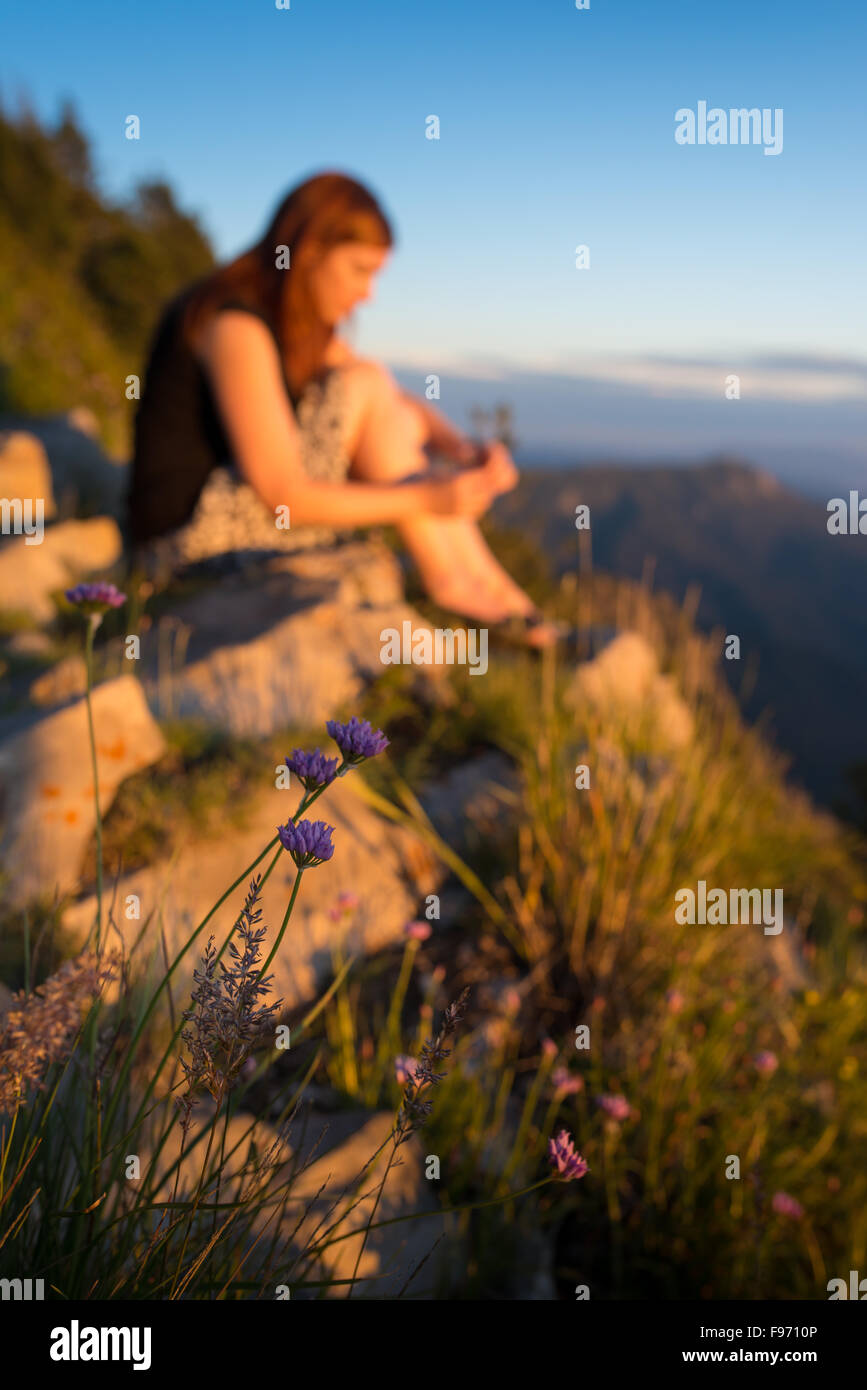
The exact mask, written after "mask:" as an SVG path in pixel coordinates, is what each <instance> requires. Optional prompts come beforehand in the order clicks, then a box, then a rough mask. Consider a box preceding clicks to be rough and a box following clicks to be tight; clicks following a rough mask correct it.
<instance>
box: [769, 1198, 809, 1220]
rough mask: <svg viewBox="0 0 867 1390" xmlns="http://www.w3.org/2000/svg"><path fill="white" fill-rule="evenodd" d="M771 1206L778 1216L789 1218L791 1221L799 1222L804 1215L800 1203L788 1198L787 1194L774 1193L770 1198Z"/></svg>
mask: <svg viewBox="0 0 867 1390" xmlns="http://www.w3.org/2000/svg"><path fill="white" fill-rule="evenodd" d="M771 1206H772V1207H773V1209H774V1211H775V1212H776V1213H777V1215H778V1216H790V1217H791V1218H792V1220H793V1221H800V1220H801V1217H802V1216H803V1215H804V1208H803V1207H802V1206H801V1203H800V1202H796V1201H795V1199H794V1197H790V1196H789V1194H788V1192H775V1193H774V1195H773V1197H772V1198H771Z"/></svg>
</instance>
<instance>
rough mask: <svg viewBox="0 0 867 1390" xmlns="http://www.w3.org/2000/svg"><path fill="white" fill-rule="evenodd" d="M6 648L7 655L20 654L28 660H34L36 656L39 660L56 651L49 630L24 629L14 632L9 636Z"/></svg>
mask: <svg viewBox="0 0 867 1390" xmlns="http://www.w3.org/2000/svg"><path fill="white" fill-rule="evenodd" d="M5 648H6V655H7V656H20V657H24V658H26V659H27V660H32V659H33V658H34V657H35V658H36V659H37V660H39V659H40V658H43V657H47V656H50V654H51V653H52V652H53V651H54V643H53V642H52V640H51V638H50V637H49V635H48V633H47V632H39V631H34V632H28V631H27V630H24V631H22V632H13V633H12V635H11V636H10V637H7V639H6V643H5Z"/></svg>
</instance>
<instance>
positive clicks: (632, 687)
mask: <svg viewBox="0 0 867 1390" xmlns="http://www.w3.org/2000/svg"><path fill="white" fill-rule="evenodd" d="M567 704H569V705H571V707H572V708H574V709H581V710H587V709H588V708H589V709H590V711H591V712H592V713H593V714H595V715H597V716H598V717H599V718H600V719H601V720H604V723H605V726H606V728H607V729H608V730H609V732H610V731H611V730H612V729H613V728H615V727H616V729H617V731H618V732H620V733H623V734H624V735H625V736H626V737H627V738H629V739H630V740H631V741H634V742H635V743H637V744H640V745H642V746H646V747H647V748H648V749H650V750H652V751H653V752H657V753H662V752H676V751H679V750H681V749H683V748H685V747H686V746H687V745H688V744H689V743H690V742H691V740H692V737H693V729H694V722H693V717H692V712H691V710H690V709H689V706H688V705H687V704H686V702H685V701H684V700H683V699H682V697H681V696H680V695H679V693H678V691H677V689H676V686H675V684H674V681H673V680H672V678H671V677H670V676H664V675H662V674H661V672H660V670H659V665H658V662H657V659H656V653H655V652H654V650H653V647H652V646H651V645H650V643H649V642H648V641H647V640H646V638H644V637H642V636H641V634H640V633H637V632H622V633H620V634H619V635H618V636H617V637H615V638H614V639H613V641H611V642H610V643H609V644H608V646H606V647H605V648H604V650H602V651H601V652H600V654H599V655H598V656H596V657H594V658H593V660H592V661H588V662H587V663H586V664H584V665H581V666H579V667H578V669H577V671H576V672H575V676H574V678H573V681H572V685H571V687H570V690H569V692H568V694H567Z"/></svg>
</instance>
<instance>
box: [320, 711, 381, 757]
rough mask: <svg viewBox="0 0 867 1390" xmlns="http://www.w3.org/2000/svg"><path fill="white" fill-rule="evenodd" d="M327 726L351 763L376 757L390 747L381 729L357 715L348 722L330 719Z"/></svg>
mask: <svg viewBox="0 0 867 1390" xmlns="http://www.w3.org/2000/svg"><path fill="white" fill-rule="evenodd" d="M325 727H326V729H327V730H328V732H329V734H330V735H331V737H332V738H333V739H334V742H335V743H336V744H337V746H338V748H339V749H340V751H341V753H342V754H343V757H344V760H345V761H346V762H347V763H349V764H350V765H353V764H355V763H361V762H363V761H364V759H365V758H375V757H376V755H377V753H381V752H382V751H383V749H384V748H387V747H388V739H387V738H386V737H385V734H384V733H383V732H382V730H381V729H374V728H373V727H372V726H371V725H370V724H369V723H368V721H367V720H366V719H358V718H356V716H355V715H353V716H352V718H351V719H350V720H349V723H348V724H340V723H338V721H337V720H336V719H329V721H328V723H327V724H326V725H325Z"/></svg>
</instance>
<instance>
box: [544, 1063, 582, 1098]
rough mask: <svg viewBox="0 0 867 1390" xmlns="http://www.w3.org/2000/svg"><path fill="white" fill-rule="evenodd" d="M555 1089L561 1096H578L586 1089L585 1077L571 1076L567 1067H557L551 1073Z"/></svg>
mask: <svg viewBox="0 0 867 1390" xmlns="http://www.w3.org/2000/svg"><path fill="white" fill-rule="evenodd" d="M551 1081H552V1082H553V1085H554V1090H555V1091H557V1093H558V1094H559V1095H561V1096H577V1095H578V1094H579V1093H580V1092H581V1091H583V1090H584V1078H583V1077H581V1076H571V1075H570V1073H569V1072H568V1071H567V1069H566V1067H555V1068H554V1070H553V1071H552V1073H551Z"/></svg>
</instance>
